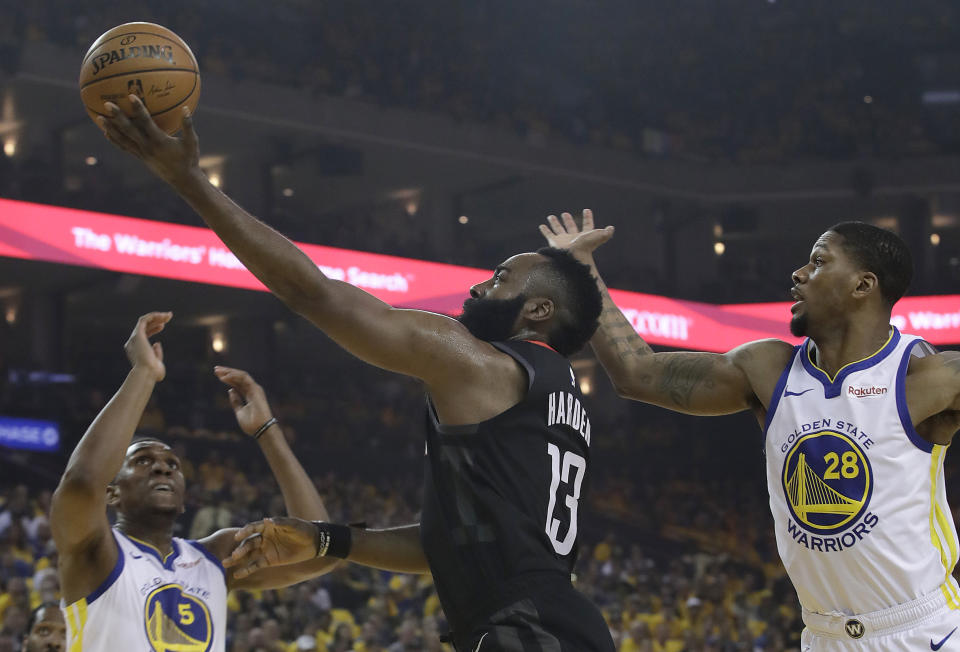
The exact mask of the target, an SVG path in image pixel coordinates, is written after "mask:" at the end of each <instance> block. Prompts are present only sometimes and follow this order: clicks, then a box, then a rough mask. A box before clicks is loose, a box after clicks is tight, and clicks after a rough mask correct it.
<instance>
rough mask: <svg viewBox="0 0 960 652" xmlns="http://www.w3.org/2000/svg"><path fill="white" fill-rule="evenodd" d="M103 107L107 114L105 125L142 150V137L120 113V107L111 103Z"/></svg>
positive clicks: (104, 104)
mask: <svg viewBox="0 0 960 652" xmlns="http://www.w3.org/2000/svg"><path fill="white" fill-rule="evenodd" d="M103 106H104V108H106V110H107V114H108V117H107V123H108V124H110V125H111V126H112V127H113V128H114V129H116V130H117V131H118V132H120V133H121V134H122V135H124V136H126V137H127V138H129V139H130V140H132V141H133V142H134V143H135V144H136V145H137V146H138V147H140V148H141V149H142V148H143V145H144V143H145V140H144V135H143V134H142V133H140V130H139V129H137V128H136V127H135V126H134V125H133V123H132V122H130V118H128V117H127V114H126V113H124V112H123V111H121V110H120V107H119V106H117V105H116V104H114V103H113V102H104V103H103Z"/></svg>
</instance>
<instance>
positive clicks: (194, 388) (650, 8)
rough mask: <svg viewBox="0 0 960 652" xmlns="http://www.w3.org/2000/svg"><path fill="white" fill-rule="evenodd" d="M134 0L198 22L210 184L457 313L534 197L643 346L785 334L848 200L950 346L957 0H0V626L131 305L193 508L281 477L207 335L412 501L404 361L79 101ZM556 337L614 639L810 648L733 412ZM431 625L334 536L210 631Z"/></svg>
mask: <svg viewBox="0 0 960 652" xmlns="http://www.w3.org/2000/svg"><path fill="white" fill-rule="evenodd" d="M128 21H150V22H156V23H160V24H162V25H165V26H167V27H169V28H170V29H172V30H174V31H175V32H177V33H178V34H179V35H180V36H182V37H183V39H184V40H185V41H186V42H187V43H188V44H189V45H190V46H191V48H192V49H193V51H194V53H195V54H196V57H197V59H198V61H199V67H200V73H201V76H202V79H203V90H202V94H201V97H200V102H199V107H198V109H197V113H196V119H195V125H196V128H197V132H198V133H199V135H200V140H201V153H202V156H203V158H202V159H201V166H202V167H203V169H204V171H205V172H206V173H207V175H208V177H209V178H210V179H211V180H212V181H214V183H215V185H219V186H220V187H221V188H223V189H224V190H225V191H226V192H227V193H228V194H229V195H230V196H231V197H233V198H234V199H235V200H236V201H237V202H238V203H240V204H241V205H243V206H244V207H245V208H247V209H248V210H250V211H251V212H252V213H254V214H255V215H257V216H258V217H260V218H261V219H262V220H264V221H265V222H267V223H268V224H270V225H271V226H273V227H275V228H276V229H278V230H279V231H281V232H282V233H284V234H285V235H287V236H289V237H290V238H291V239H293V240H295V241H297V242H300V243H305V244H310V245H321V247H319V248H316V249H313V250H311V255H312V256H313V257H314V259H315V260H316V261H317V262H318V264H320V265H321V266H322V267H323V268H324V271H326V272H327V273H328V275H331V276H334V277H338V276H337V275H339V277H342V278H343V279H344V280H347V281H350V282H352V283H354V284H356V285H359V286H361V287H364V288H365V289H368V290H370V291H374V292H377V293H380V294H378V296H381V297H383V298H384V299H385V300H387V301H389V302H390V303H392V304H394V305H399V306H408V307H420V308H426V309H430V310H437V311H441V312H448V313H456V312H457V310H458V308H459V306H460V304H461V303H462V301H463V299H465V298H466V297H467V290H468V288H469V287H470V285H471V284H473V283H476V282H479V281H481V280H483V279H484V278H486V275H488V274H489V272H486V271H484V270H490V269H492V268H493V267H494V266H495V265H496V264H497V263H499V262H500V261H501V260H503V259H504V258H505V257H507V256H509V255H511V254H514V253H516V252H520V251H529V250H533V249H536V248H538V247H540V246H542V244H543V243H542V238H541V236H540V234H539V232H538V230H537V226H538V225H539V224H540V223H542V222H543V220H544V219H545V217H546V216H547V215H548V214H558V213H559V212H561V211H570V212H572V213H574V214H575V215H579V214H580V211H581V209H583V208H586V207H589V208H592V209H593V211H594V213H595V215H596V218H597V221H598V223H599V224H600V225H607V224H613V225H615V226H616V227H617V231H616V235H615V237H614V238H613V240H612V241H611V242H610V243H608V244H607V245H605V246H604V247H603V248H602V249H601V250H599V252H598V256H597V259H598V264H599V267H600V269H601V272H602V273H603V274H604V276H605V279H606V281H607V283H608V285H609V286H610V287H611V288H616V289H617V290H622V291H623V292H622V293H618V294H617V295H616V297H615V298H616V299H617V301H618V303H619V304H621V307H623V308H624V310H625V312H626V313H627V315H628V317H629V318H630V319H631V322H632V323H633V325H634V327H635V328H636V329H637V330H638V331H639V332H640V333H641V334H642V335H643V336H645V337H646V338H647V339H648V340H649V341H650V342H651V344H653V345H654V347H655V348H657V349H659V350H664V349H684V348H690V349H697V350H713V351H725V350H728V349H730V348H733V347H734V346H736V345H737V344H740V343H743V342H746V341H748V340H752V339H758V338H762V337H781V338H784V339H789V340H790V341H797V340H795V339H791V338H790V335H789V333H788V331H787V322H788V320H789V302H790V297H789V289H790V287H791V285H792V283H791V280H790V275H791V273H792V272H793V270H795V269H797V268H798V267H801V266H802V265H804V264H805V263H806V261H807V258H808V256H809V251H810V247H811V245H812V244H813V242H814V241H815V240H816V238H817V237H818V236H819V235H820V234H821V233H822V232H823V231H824V230H825V229H826V228H827V227H829V226H830V225H831V224H834V223H836V222H840V221H843V220H862V221H867V222H870V223H873V224H876V225H878V226H882V227H885V228H889V229H892V230H894V231H896V232H898V233H899V234H900V235H901V237H903V238H904V239H905V240H906V241H907V243H908V244H909V246H910V247H911V250H912V252H913V255H914V260H915V268H916V271H915V277H914V281H913V284H912V286H911V288H910V291H909V294H908V298H907V299H905V300H904V302H902V306H898V309H897V310H896V311H895V313H894V322H895V323H896V324H897V325H898V326H900V327H901V329H902V330H903V331H904V332H909V333H915V334H918V335H922V336H923V337H925V338H926V339H928V340H929V341H930V342H932V343H934V344H935V345H936V346H938V347H940V348H945V349H949V348H956V345H958V344H960V174H958V173H960V46H958V43H960V38H958V37H960V4H958V3H956V2H951V1H949V0H913V1H911V2H901V1H895V0H876V1H874V2H869V3H866V2H836V1H835V0H805V1H804V2H798V1H796V0H749V1H740V2H732V1H730V0H690V1H688V2H680V3H662V2H650V1H648V0H639V1H637V0H609V1H607V2H582V1H580V0H547V1H546V2H531V1H529V0H474V1H472V2H429V1H425V0H405V1H404V2H399V1H396V0H374V1H372V2H364V3H361V2H346V1H342V0H333V1H324V2H314V1H309V0H274V1H271V2H252V1H250V0H235V1H233V2H219V1H216V0H202V1H200V0H198V1H191V2H184V1H180V0H168V1H166V2H157V1H153V0H131V1H129V2H124V3H116V2H107V1H105V0H85V1H84V2H73V1H70V0H32V1H30V2H20V1H15V0H0V141H2V144H3V152H2V154H0V460H2V461H0V465H2V466H0V468H2V472H0V652H6V651H8V650H18V649H20V646H21V639H22V635H23V632H24V629H25V627H26V622H27V615H28V614H29V611H30V609H31V608H32V607H34V606H36V605H37V604H39V603H40V602H41V601H43V600H50V599H59V593H58V592H59V587H58V580H57V576H56V573H55V571H54V569H55V568H56V564H57V551H56V549H55V548H54V546H53V544H52V538H51V534H50V526H49V522H48V520H47V514H48V510H49V504H50V497H51V491H52V490H53V488H54V487H55V486H56V484H57V482H58V479H59V477H60V474H61V473H62V472H63V469H64V465H65V463H66V460H67V457H68V456H69V454H70V451H71V450H72V449H73V447H74V445H75V444H76V442H77V441H78V440H79V438H80V437H81V435H82V434H83V432H84V431H85V429H86V427H87V425H88V424H89V423H90V421H91V420H92V418H93V417H94V416H95V415H96V414H97V412H98V411H99V410H100V409H101V408H102V407H103V405H104V403H105V401H106V400H107V399H108V398H109V397H110V396H111V395H112V393H113V392H114V391H115V389H116V387H117V386H118V385H119V384H120V382H121V381H122V379H123V377H124V375H125V374H126V372H127V370H128V368H129V366H128V363H127V361H126V359H125V358H124V355H123V350H122V344H123V342H124V341H125V339H126V337H127V335H128V334H129V332H130V329H131V326H132V325H133V323H134V322H135V320H136V318H137V316H138V315H140V314H142V313H144V312H148V311H151V310H172V311H173V312H174V314H175V317H174V319H173V321H172V322H171V324H170V325H169V326H168V328H167V329H166V331H165V332H164V333H163V334H162V336H161V338H160V339H161V340H162V342H163V345H164V349H165V356H166V365H167V378H166V380H165V381H163V382H162V383H160V384H159V385H158V386H157V389H156V391H155V393H154V395H153V398H152V400H151V402H150V405H149V406H148V409H147V411H146V413H145V414H144V417H143V420H142V422H141V424H140V427H139V431H140V432H141V433H142V434H146V435H154V436H158V437H160V438H162V439H164V440H165V441H168V442H170V443H171V445H173V446H174V447H175V448H176V450H177V452H178V453H179V454H180V456H181V458H182V459H183V460H184V461H185V472H186V474H187V483H188V488H187V491H188V495H187V502H188V505H187V511H186V513H185V514H184V515H183V517H182V518H181V520H180V522H179V523H180V525H179V530H178V532H177V536H182V537H189V538H200V537H203V536H205V535H207V534H209V533H211V532H212V531H214V530H216V529H218V528H221V527H226V526H233V525H240V524H244V523H246V522H248V521H251V520H256V519H259V518H262V517H264V516H266V515H271V514H274V515H276V514H281V513H282V511H283V503H282V500H281V497H280V494H279V490H278V488H277V486H276V484H275V482H274V481H273V479H272V477H271V475H270V473H269V471H268V470H267V468H266V464H265V462H264V458H263V456H262V455H261V454H260V452H259V451H258V449H257V446H256V445H255V444H254V443H253V442H252V441H250V440H249V438H248V437H246V436H245V435H243V433H242V432H241V431H240V430H239V429H238V428H237V426H236V421H235V420H234V417H233V413H232V411H231V409H230V405H229V403H228V401H227V397H226V393H225V391H224V390H223V388H222V385H221V384H220V383H219V382H218V381H217V379H216V378H215V377H214V375H213V373H212V367H213V366H214V365H216V364H225V365H230V366H235V367H240V368H243V369H247V370H249V371H250V372H251V373H252V374H253V375H254V376H255V377H256V378H257V380H258V381H259V382H260V383H261V384H262V385H263V386H264V388H265V389H266V391H267V394H268V397H269V399H270V401H271V404H272V406H273V409H274V412H275V413H276V415H277V416H278V417H279V418H280V420H281V423H282V425H283V428H284V432H285V434H286V436H287V438H288V440H289V441H290V442H291V444H292V446H293V448H294V451H295V452H296V454H297V456H298V458H299V459H300V460H301V462H302V463H303V465H304V466H305V467H306V469H307V470H308V472H309V474H310V475H311V476H312V478H313V480H314V482H315V483H316V485H317V487H318V488H319V490H320V494H321V496H322V497H323V499H324V500H325V501H326V504H327V507H328V509H329V511H330V514H331V518H332V520H334V521H337V522H354V521H365V522H366V523H368V524H369V525H371V526H390V525H403V524H407V523H411V522H416V519H417V518H418V510H419V505H420V500H421V494H420V484H421V480H422V474H423V452H424V441H423V421H424V398H423V391H422V387H421V386H420V385H419V384H418V383H416V382H414V381H412V380H407V379H405V378H403V377H400V376H397V375H393V374H389V373H387V372H381V371H378V370H376V369H374V368H372V367H369V366H367V365H364V364H362V363H360V362H358V361H357V360H355V359H353V358H352V357H350V356H349V355H347V354H345V353H343V352H342V351H341V350H340V349H339V348H337V347H336V346H334V345H333V344H332V343H331V342H330V341H329V340H328V339H326V338H325V337H324V336H323V335H322V334H320V333H319V331H317V330H316V329H314V328H313V327H312V326H311V325H310V324H308V323H307V322H306V321H304V320H302V319H300V318H299V317H297V316H296V315H295V314H293V313H292V312H290V311H289V310H288V309H287V308H285V307H284V306H283V305H282V304H281V303H280V302H279V301H278V300H277V299H275V298H274V297H272V296H271V295H270V294H268V293H265V292H263V291H262V289H263V288H262V287H261V286H259V285H257V284H256V283H255V282H253V281H251V280H250V279H251V278H252V277H249V276H248V275H247V274H246V272H245V271H244V270H243V269H239V268H238V263H237V261H236V259H234V258H233V257H232V256H231V255H230V254H229V252H228V251H227V250H226V248H225V247H224V246H223V245H221V244H220V243H219V241H218V240H217V239H216V237H215V236H213V235H212V233H209V232H207V231H205V230H204V231H201V230H200V227H201V226H202V222H201V221H200V219H199V218H198V217H197V216H196V215H195V214H194V212H193V211H192V210H190V208H189V207H188V206H187V205H186V204H185V203H184V202H183V201H181V200H180V199H179V198H178V197H177V196H176V195H175V193H173V192H172V191H171V190H170V189H169V188H167V187H166V186H165V185H164V184H162V183H161V182H159V181H157V180H156V179H154V178H153V177H152V176H150V175H149V174H148V173H147V172H146V171H145V170H144V169H143V167H142V166H141V165H139V164H138V163H136V162H135V161H133V160H132V159H131V158H130V157H129V156H127V155H125V154H124V153H122V152H120V151H118V150H116V149H115V148H113V147H112V146H111V145H110V144H109V143H108V142H107V141H106V140H105V139H104V138H103V136H102V135H101V134H100V132H99V130H98V129H97V128H96V126H95V125H94V124H92V123H91V121H90V119H89V118H88V117H87V115H86V114H85V112H84V109H83V106H82V104H81V102H80V98H79V92H78V90H77V84H76V79H77V73H78V71H79V67H80V62H81V60H82V58H83V54H84V52H85V51H86V48H87V47H88V46H89V45H90V43H92V42H93V41H94V39H96V38H97V36H99V35H100V34H101V33H102V32H104V31H106V30H107V29H109V28H111V27H113V26H115V25H118V24H120V23H124V22H128ZM51 207H55V208H51ZM369 254H378V255H376V256H371V255H369ZM384 255H385V256H389V258H385V257H383V256H384ZM741 304H763V305H761V306H743V305H741ZM573 365H574V369H575V370H576V372H577V376H578V379H579V383H580V386H581V390H582V391H583V392H584V393H585V394H588V395H589V396H588V399H589V400H590V402H591V407H590V414H591V415H592V444H591V449H592V456H593V457H592V460H591V464H592V469H593V471H592V473H593V484H592V486H591V487H590V488H589V489H590V491H589V498H588V500H587V501H586V503H585V504H584V505H582V506H581V517H580V519H581V522H580V537H581V553H580V558H579V562H578V565H577V574H576V582H575V585H576V587H577V588H578V589H579V590H581V591H583V592H584V593H585V594H587V595H588V596H589V597H590V598H591V599H592V600H593V601H594V602H595V603H596V604H597V605H598V606H599V607H600V608H601V609H602V611H603V613H604V615H605V617H606V619H607V622H608V624H609V626H610V629H611V631H612V632H613V636H614V640H615V641H616V644H617V649H618V650H620V651H622V652H641V651H643V652H649V651H655V652H681V651H687V652H701V651H702V652H706V651H710V652H720V651H723V652H727V651H734V650H736V651H751V652H752V651H755V650H763V651H767V650H770V651H773V650H799V633H800V631H801V629H802V627H803V625H802V623H801V621H800V608H799V604H798V602H797V597H796V594H795V592H794V590H793V588H792V587H791V585H790V583H789V581H788V580H787V578H786V576H785V574H784V571H783V568H782V566H781V564H780V561H779V559H778V555H777V551H776V546H775V542H774V538H773V524H772V519H771V517H770V514H769V509H768V504H767V503H768V499H767V493H766V485H765V478H764V460H763V439H762V434H761V431H760V429H759V428H758V426H757V424H756V422H755V420H754V418H753V417H752V416H751V415H749V414H747V413H743V414H739V415H735V416H730V417H719V418H717V417H710V418H696V417H685V416H680V415H676V414H673V413H670V412H667V411H664V410H660V409H658V408H654V407H649V406H646V405H642V404H639V403H631V402H627V401H625V400H623V399H620V398H618V397H617V396H616V394H615V393H614V391H613V389H612V387H611V386H610V383H609V381H608V380H607V378H606V376H605V374H604V372H603V369H602V368H601V367H600V366H599V364H598V363H597V362H596V361H595V358H594V357H593V355H592V353H591V352H590V350H589V349H587V350H585V351H583V352H581V353H580V354H579V355H577V356H576V358H575V360H574V362H573ZM946 465H947V467H946V473H947V487H948V495H949V496H950V498H951V503H952V504H953V505H954V507H956V506H957V505H960V496H957V495H956V494H957V493H958V490H960V485H958V484H957V482H956V481H955V480H956V478H955V471H956V468H957V460H956V459H955V457H951V456H949V455H948V457H947V462H946ZM444 627H445V623H444V620H443V614H442V611H441V610H440V609H439V603H438V600H437V597H436V595H435V593H434V592H433V589H432V584H431V580H430V578H429V576H424V577H421V576H407V575H399V574H390V573H385V572H379V571H372V570H369V569H366V568H362V567H359V566H354V565H343V566H341V567H340V568H338V569H337V570H336V571H334V572H332V573H330V574H328V575H324V576H322V577H320V578H317V579H314V580H311V581H309V582H306V583H303V584H300V585H297V586H295V587H292V588H289V589H285V590H282V591H261V592H255V593H251V592H234V593H233V594H231V596H230V599H229V632H228V637H227V650H228V651H229V652H247V651H267V650H269V651H271V652H274V651H296V650H321V651H327V652H344V651H346V650H358V651H364V652H375V651H384V650H387V651H389V652H400V651H412V650H441V649H451V648H449V647H447V646H446V645H445V644H442V643H440V641H439V638H438V634H439V633H443V632H444V631H445V629H444Z"/></svg>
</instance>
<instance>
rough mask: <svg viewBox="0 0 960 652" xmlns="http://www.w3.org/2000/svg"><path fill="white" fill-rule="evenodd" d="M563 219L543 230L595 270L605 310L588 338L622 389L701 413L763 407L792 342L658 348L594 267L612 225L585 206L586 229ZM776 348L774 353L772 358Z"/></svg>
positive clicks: (639, 398) (642, 398)
mask: <svg viewBox="0 0 960 652" xmlns="http://www.w3.org/2000/svg"><path fill="white" fill-rule="evenodd" d="M561 218H562V221H561V220H559V219H557V217H556V216H554V215H551V216H549V217H548V218H547V224H542V225H540V232H541V233H542V234H543V236H544V237H545V238H546V239H547V242H548V243H549V244H550V246H553V247H558V248H563V249H569V250H570V252H571V253H573V254H574V256H575V257H576V258H577V259H578V260H580V261H581V262H583V263H585V264H587V265H590V268H591V269H592V270H593V273H594V276H595V277H596V279H597V286H598V287H599V288H600V292H601V294H602V295H603V311H602V312H601V314H600V327H599V328H598V329H597V332H596V334H595V335H594V336H593V338H592V339H591V340H590V345H591V346H592V347H593V350H594V352H595V353H596V355H597V358H598V359H599V360H600V363H601V364H602V365H603V368H604V369H605V370H606V372H607V375H608V376H609V377H610V380H611V382H612V383H613V385H614V387H615V388H616V390H617V393H618V394H619V395H620V396H622V397H624V398H630V399H634V400H637V401H643V402H645V403H652V404H654V405H659V406H662V407H665V408H668V409H670V410H675V411H677V412H683V413H686V414H697V415H715V414H730V413H733V412H740V411H741V410H745V409H748V408H756V407H758V397H760V396H762V397H763V402H765V401H767V400H768V399H769V398H770V396H769V394H770V393H771V392H772V391H773V387H774V385H775V384H776V376H777V375H779V371H776V374H771V373H770V370H777V369H779V370H782V368H783V365H782V364H780V366H779V367H778V366H777V365H778V364H779V360H780V358H782V357H783V355H784V354H785V353H786V354H788V353H789V351H790V350H791V347H790V346H789V345H787V344H786V343H784V342H779V341H776V340H764V341H760V342H751V343H749V344H745V345H743V346H740V347H738V348H736V349H733V350H732V351H730V352H728V353H725V354H716V353H701V352H665V353H655V352H654V351H653V349H651V348H650V346H649V345H648V344H647V343H646V342H645V341H644V340H643V338H642V337H640V335H638V334H637V332H636V330H634V328H633V326H632V325H631V324H630V322H629V321H628V320H627V318H626V317H625V316H624V315H623V313H622V312H621V311H620V309H619V308H618V307H617V305H616V304H615V303H614V302H613V299H611V298H610V293H609V291H608V290H607V286H606V284H605V283H604V282H603V279H602V278H601V277H600V273H599V272H598V271H597V265H596V262H595V261H594V257H593V252H594V250H596V249H597V248H598V247H599V246H601V245H602V244H604V243H605V242H607V241H608V240H609V239H610V238H611V237H613V227H610V226H608V227H606V228H604V229H595V228H594V224H593V213H592V212H591V211H590V210H589V209H587V210H584V211H583V226H582V228H578V227H577V225H576V223H575V222H574V220H573V216H572V215H570V214H569V213H563V214H562V215H561ZM771 354H773V355H774V358H775V360H776V362H775V363H774V364H772V365H771V364H770V363H769V361H770V360H771V358H770V355H771ZM765 360H766V361H768V362H766V363H765V362H764V361H765ZM784 362H785V359H784ZM771 380H772V382H771ZM767 385H769V389H767Z"/></svg>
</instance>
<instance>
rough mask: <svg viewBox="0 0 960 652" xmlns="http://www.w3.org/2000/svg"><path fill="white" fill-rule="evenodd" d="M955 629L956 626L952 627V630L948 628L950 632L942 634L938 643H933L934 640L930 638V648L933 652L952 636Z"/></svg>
mask: <svg viewBox="0 0 960 652" xmlns="http://www.w3.org/2000/svg"><path fill="white" fill-rule="evenodd" d="M955 631H957V628H956V627H954V628H953V629H952V630H950V633H949V634H947V635H946V636H944V637H943V639H942V640H941V641H940V642H939V643H934V642H933V639H932V638H931V639H930V649H931V650H933V651H934V652H936V651H937V650H939V649H940V648H942V647H943V644H944V643H946V642H947V639H948V638H950V637H951V636H953V633H954V632H955Z"/></svg>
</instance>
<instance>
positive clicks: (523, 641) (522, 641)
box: [454, 585, 616, 652]
mask: <svg viewBox="0 0 960 652" xmlns="http://www.w3.org/2000/svg"><path fill="white" fill-rule="evenodd" d="M454 645H455V646H456V649H457V652H616V647H615V646H614V644H613V638H612V637H611V636H610V628H609V627H607V623H606V621H604V619H603V616H602V615H601V614H600V610H599V609H597V607H596V606H595V605H594V604H593V603H592V602H590V601H589V600H588V599H587V598H586V597H585V596H584V595H583V594H581V593H580V592H579V591H576V590H574V589H573V588H572V587H570V586H569V585H568V586H567V587H566V588H561V589H558V588H555V587H551V590H549V591H537V592H534V593H532V594H530V595H529V596H528V597H525V598H520V599H518V600H516V601H515V602H512V603H511V604H510V605H509V606H507V607H505V608H503V609H500V610H499V611H497V612H496V613H494V614H493V615H492V616H490V617H489V618H487V619H486V622H485V623H484V624H482V625H480V626H479V627H477V628H476V629H474V630H473V631H472V632H471V633H470V634H468V635H466V636H463V637H457V636H454Z"/></svg>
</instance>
